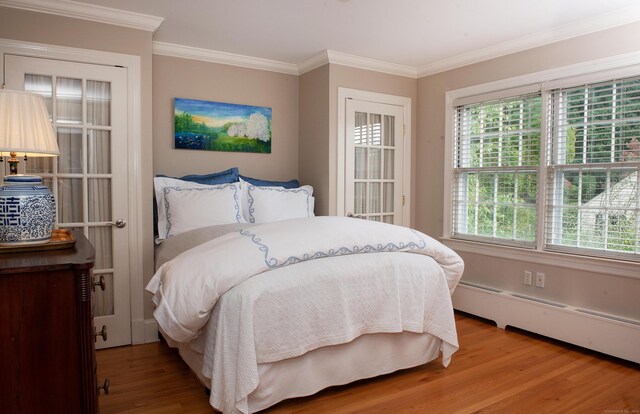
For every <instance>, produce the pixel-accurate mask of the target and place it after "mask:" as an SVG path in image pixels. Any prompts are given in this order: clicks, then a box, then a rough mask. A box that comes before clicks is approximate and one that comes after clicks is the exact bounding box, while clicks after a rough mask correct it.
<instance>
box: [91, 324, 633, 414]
mask: <svg viewBox="0 0 640 414" xmlns="http://www.w3.org/2000/svg"><path fill="white" fill-rule="evenodd" d="M456 320H457V327H458V340H459V342H460V350H459V351H458V352H457V353H456V354H454V356H453V360H452V362H451V364H450V365H449V367H448V368H443V367H442V365H441V363H440V361H439V360H437V361H433V362H431V363H429V364H426V365H423V366H420V367H416V368H412V369H409V370H404V371H400V372H396V373H393V374H389V375H386V376H384V377H378V378H373V379H369V380H362V381H358V382H356V383H354V384H350V385H346V386H341V387H333V388H329V389H326V390H323V391H321V392H319V393H318V394H316V395H313V396H310V397H305V398H297V399H294V400H289V401H284V402H281V403H280V404H277V405H275V406H273V407H271V408H270V409H268V410H265V411H263V412H264V413H270V414H276V413H277V414H283V413H294V412H295V413H332V414H340V413H438V414H440V413H446V414H450V413H536V414H537V413H580V414H585V413H603V414H607V413H610V414H615V413H621V414H634V413H636V414H640V366H639V365H637V364H633V363H630V362H626V361H622V360H618V359H615V358H610V357H607V356H604V355H602V354H598V353H595V352H591V351H587V350H584V349H582V348H577V347H573V346H570V345H567V344H563V343H559V342H556V341H553V340H549V339H546V338H543V337H540V336H536V335H532V334H529V333H526V332H523V331H518V330H506V331H505V330H502V329H498V328H496V327H495V325H492V324H491V323H489V322H487V321H484V320H481V319H478V318H475V317H471V316H470V315H466V314H460V313H457V314H456ZM638 352H640V350H638ZM97 357H98V379H99V380H100V379H102V380H103V379H104V378H105V377H109V379H110V380H111V394H110V395H108V396H104V395H102V396H101V397H100V412H101V413H102V414H110V413H154V414H156V413H212V412H214V410H213V409H212V408H211V407H210V406H209V403H208V397H207V396H206V395H205V393H204V388H203V387H202V385H201V384H200V383H199V381H198V380H197V379H196V377H195V375H193V374H192V373H191V372H190V371H189V368H188V367H187V366H186V364H184V363H183V362H182V360H181V359H180V357H179V356H178V354H177V352H176V351H175V350H172V349H170V348H168V346H167V345H166V344H165V343H164V342H159V343H154V344H146V345H138V346H127V347H120V348H114V349H107V350H101V351H98V352H97Z"/></svg>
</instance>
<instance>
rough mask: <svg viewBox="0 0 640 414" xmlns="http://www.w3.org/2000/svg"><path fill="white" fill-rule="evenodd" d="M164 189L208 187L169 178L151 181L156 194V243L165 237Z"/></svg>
mask: <svg viewBox="0 0 640 414" xmlns="http://www.w3.org/2000/svg"><path fill="white" fill-rule="evenodd" d="M165 187H182V188H204V187H209V186H207V185H205V184H198V183H194V182H191V181H184V180H179V179H177V178H171V177H155V178H154V179H153V188H154V190H155V193H156V205H157V209H156V211H157V212H158V238H157V239H156V241H158V242H159V241H161V240H163V239H165V238H166V237H167V215H166V211H167V210H166V208H165V203H164V189H165Z"/></svg>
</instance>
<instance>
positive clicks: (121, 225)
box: [107, 219, 127, 229]
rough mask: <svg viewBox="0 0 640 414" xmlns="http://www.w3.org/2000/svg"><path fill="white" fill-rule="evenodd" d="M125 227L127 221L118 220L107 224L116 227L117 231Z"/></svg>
mask: <svg viewBox="0 0 640 414" xmlns="http://www.w3.org/2000/svg"><path fill="white" fill-rule="evenodd" d="M126 225H127V221H126V220H124V219H118V220H116V221H115V222H113V223H107V226H114V227H117V228H119V229H121V228H123V227H124V226H126Z"/></svg>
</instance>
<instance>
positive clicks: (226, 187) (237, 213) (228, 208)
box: [163, 183, 244, 238]
mask: <svg viewBox="0 0 640 414" xmlns="http://www.w3.org/2000/svg"><path fill="white" fill-rule="evenodd" d="M163 192H164V206H165V213H166V219H167V228H166V231H167V233H166V237H167V238H168V237H171V236H175V235H176V234H180V233H183V232H185V231H188V230H193V229H197V228H200V227H205V226H211V225H214V224H230V223H244V219H243V217H242V212H241V208H240V188H239V185H238V184H237V183H231V184H221V185H212V186H206V187H204V188H185V187H165V188H164V191H163Z"/></svg>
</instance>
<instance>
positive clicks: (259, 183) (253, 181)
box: [240, 175, 300, 189]
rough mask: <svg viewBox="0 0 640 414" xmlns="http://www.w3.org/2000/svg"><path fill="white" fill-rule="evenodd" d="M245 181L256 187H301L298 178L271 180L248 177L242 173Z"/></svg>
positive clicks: (241, 176)
mask: <svg viewBox="0 0 640 414" xmlns="http://www.w3.org/2000/svg"><path fill="white" fill-rule="evenodd" d="M240 178H242V179H243V180H244V181H246V182H248V183H251V184H253V185H255V186H256V187H284V188H287V189H289V188H298V187H300V182H299V181H298V180H289V181H269V180H260V179H257V178H251V177H246V176H244V175H240Z"/></svg>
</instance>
